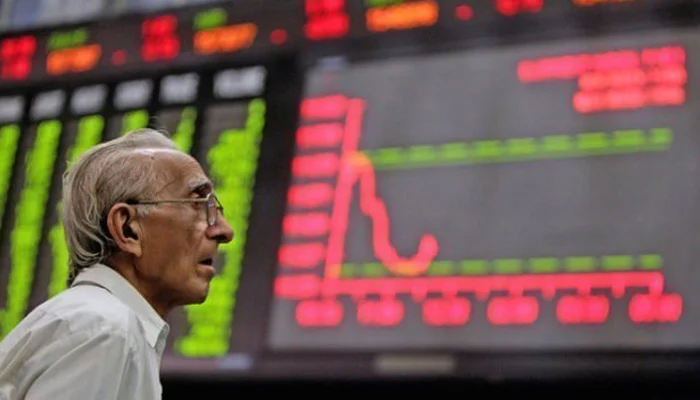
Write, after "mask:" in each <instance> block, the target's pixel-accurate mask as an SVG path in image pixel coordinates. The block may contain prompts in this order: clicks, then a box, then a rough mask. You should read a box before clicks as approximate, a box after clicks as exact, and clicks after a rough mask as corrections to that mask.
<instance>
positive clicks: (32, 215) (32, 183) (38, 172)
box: [0, 120, 61, 337]
mask: <svg viewBox="0 0 700 400" xmlns="http://www.w3.org/2000/svg"><path fill="white" fill-rule="evenodd" d="M60 136H61V123H60V122H59V121H57V120H50V121H44V122H41V123H40V124H39V126H38V128H37V132H36V139H35V140H34V144H33V146H32V149H31V150H30V152H29V154H28V156H27V164H26V167H25V178H24V187H23V188H22V192H21V194H20V200H19V203H18V204H17V207H16V209H15V225H14V227H13V229H12V234H11V238H10V241H11V248H10V260H11V267H10V281H9V284H8V296H7V306H6V308H5V310H3V311H2V315H0V328H1V330H0V337H4V336H5V335H7V333H8V332H9V331H10V330H12V328H14V326H15V325H17V323H19V321H20V320H21V319H22V318H23V316H24V315H25V313H26V311H27V305H28V302H29V293H30V291H31V287H32V281H33V279H34V269H35V267H36V262H37V254H38V252H39V242H40V240H41V230H42V228H43V223H44V221H43V220H44V214H45V210H46V205H47V204H46V202H47V200H48V197H49V189H50V188H51V176H52V174H53V169H54V165H55V162H56V153H57V151H58V142H59V139H60Z"/></svg>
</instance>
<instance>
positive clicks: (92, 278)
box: [73, 264, 170, 356]
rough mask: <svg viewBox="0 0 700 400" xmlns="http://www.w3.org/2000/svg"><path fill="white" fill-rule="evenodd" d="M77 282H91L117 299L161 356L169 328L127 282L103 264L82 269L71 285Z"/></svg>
mask: <svg viewBox="0 0 700 400" xmlns="http://www.w3.org/2000/svg"><path fill="white" fill-rule="evenodd" d="M79 282H92V283H95V284H98V285H100V286H103V287H104V288H105V289H107V290H108V291H109V292H111V293H112V294H113V295H114V296H115V297H116V298H117V299H119V300H121V301H122V302H123V303H124V304H126V305H127V306H128V307H129V308H131V309H132V310H133V311H134V312H135V313H136V315H137V316H138V318H139V320H140V321H141V324H142V325H143V328H144V330H145V331H146V340H148V343H149V344H150V345H151V346H152V347H153V348H154V349H156V351H157V352H158V355H159V356H160V355H162V353H163V349H164V348H165V340H166V337H167V335H168V332H169V330H170V327H169V326H168V324H167V323H166V322H165V321H164V320H163V318H161V316H160V315H158V313H157V312H156V310H154V309H153V307H152V306H151V305H150V304H149V303H148V302H147V301H146V299H145V298H144V297H143V296H142V295H141V293H139V292H138V291H137V290H136V289H135V288H134V287H133V286H132V285H131V283H129V281H127V280H126V279H124V277H122V276H121V275H120V274H119V273H118V272H117V271H115V270H114V269H112V268H110V267H108V266H106V265H104V264H95V265H93V266H92V267H89V268H85V269H83V270H82V271H81V272H80V274H78V276H76V278H75V281H74V282H73V285H76V284H78V283H79Z"/></svg>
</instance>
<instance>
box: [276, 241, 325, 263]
mask: <svg viewBox="0 0 700 400" xmlns="http://www.w3.org/2000/svg"><path fill="white" fill-rule="evenodd" d="M325 255H326V245H325V244H323V243H320V242H316V243H302V244H287V245H284V246H282V247H281V248H280V251H279V261H280V263H281V264H282V266H283V267H287V268H299V269H304V268H313V267H315V266H317V265H318V264H319V263H320V262H321V261H323V257H325Z"/></svg>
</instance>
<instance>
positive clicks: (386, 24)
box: [366, 0, 440, 32]
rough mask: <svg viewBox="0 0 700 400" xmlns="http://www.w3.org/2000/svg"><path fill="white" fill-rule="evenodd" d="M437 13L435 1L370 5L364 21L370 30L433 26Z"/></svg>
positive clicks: (437, 7) (383, 30) (424, 0)
mask: <svg viewBox="0 0 700 400" xmlns="http://www.w3.org/2000/svg"><path fill="white" fill-rule="evenodd" d="M439 15H440V12H439V6H438V3H437V2H436V1H434V0H421V1H413V2H406V3H402V4H396V5H387V6H381V7H372V8H370V9H368V10H367V12H366V20H367V22H366V23H367V29H368V30H369V31H371V32H385V31H389V30H403V29H412V28H419V27H428V26H433V25H435V24H436V23H437V21H438V18H439Z"/></svg>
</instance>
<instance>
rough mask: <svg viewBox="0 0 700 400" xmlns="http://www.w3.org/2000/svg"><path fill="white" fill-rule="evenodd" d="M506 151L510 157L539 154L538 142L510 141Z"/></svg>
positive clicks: (526, 140)
mask: <svg viewBox="0 0 700 400" xmlns="http://www.w3.org/2000/svg"><path fill="white" fill-rule="evenodd" d="M506 151H507V152H508V154H509V155H517V156H520V155H529V154H534V153H536V152H537V141H535V139H534V138H517V139H508V141H507V142H506Z"/></svg>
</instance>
